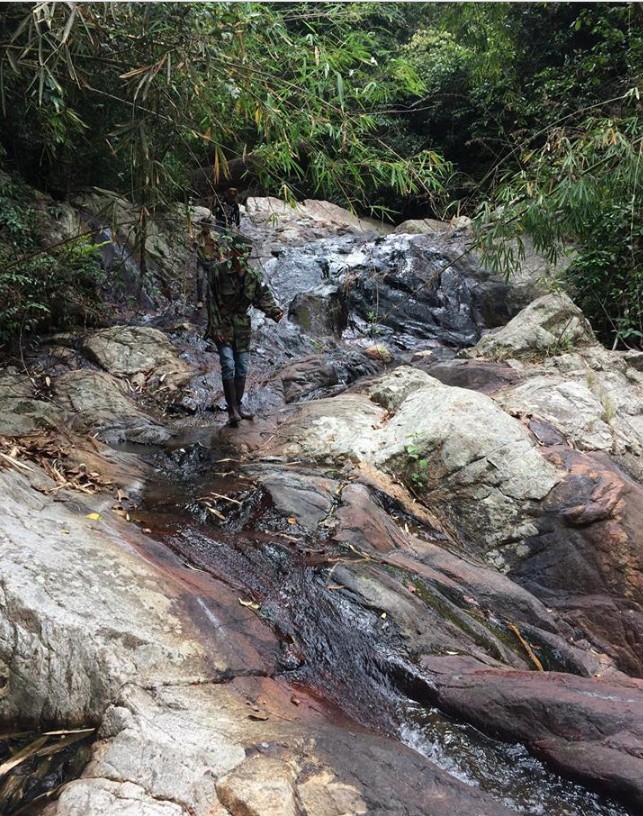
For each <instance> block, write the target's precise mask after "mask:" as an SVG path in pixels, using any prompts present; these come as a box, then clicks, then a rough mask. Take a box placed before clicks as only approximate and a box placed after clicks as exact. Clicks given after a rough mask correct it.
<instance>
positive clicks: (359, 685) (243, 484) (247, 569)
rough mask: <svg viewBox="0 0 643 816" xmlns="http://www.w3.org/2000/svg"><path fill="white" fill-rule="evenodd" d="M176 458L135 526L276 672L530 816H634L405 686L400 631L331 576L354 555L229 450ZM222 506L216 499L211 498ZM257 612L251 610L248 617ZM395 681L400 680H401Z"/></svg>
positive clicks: (162, 469) (151, 491) (192, 452)
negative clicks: (210, 580) (211, 585)
mask: <svg viewBox="0 0 643 816" xmlns="http://www.w3.org/2000/svg"><path fill="white" fill-rule="evenodd" d="M204 457H206V454H204V453H203V451H202V449H201V450H199V448H198V447H197V448H191V449H185V450H182V451H180V452H178V451H175V453H174V454H173V455H172V456H171V463H170V465H169V468H168V459H167V458H162V457H157V462H164V464H161V467H160V469H159V472H158V476H159V478H158V479H156V480H155V483H154V485H153V486H151V487H150V488H149V489H148V492H147V495H146V496H145V498H144V501H143V503H142V504H141V506H140V508H139V509H138V510H137V511H136V513H135V514H134V515H133V518H135V520H136V521H137V522H138V523H139V524H141V526H143V527H145V528H146V529H147V530H149V531H150V532H151V533H152V534H153V535H154V537H155V538H157V539H158V540H159V541H161V542H163V543H165V544H166V545H167V546H168V547H170V548H171V549H172V550H173V551H174V552H175V553H176V554H178V555H179V556H180V557H181V558H182V559H183V560H184V561H185V562H186V563H187V564H189V565H191V566H193V567H196V568H198V569H201V570H204V571H206V572H207V573H209V574H211V575H212V576H213V577H215V578H216V579H218V580H220V581H223V582H224V583H225V584H227V585H228V586H230V587H232V588H233V589H234V590H235V592H236V593H238V595H239V597H242V598H246V599H248V602H250V603H253V604H254V605H255V607H256V614H258V615H259V616H261V618H262V619H263V620H264V621H266V622H267V623H268V624H269V626H270V627H271V628H272V630H273V631H274V632H275V633H276V635H277V636H278V638H279V640H280V643H281V649H282V651H281V657H280V660H279V664H278V668H277V672H278V673H280V674H282V675H284V676H286V677H287V678H288V679H289V680H290V681H291V682H293V683H294V684H296V685H303V686H305V687H306V688H308V689H310V690H312V691H314V693H315V694H316V695H318V696H321V697H323V698H324V699H326V700H327V701H328V702H329V703H331V704H333V705H335V706H339V707H340V708H341V709H342V711H343V712H344V713H345V714H347V715H349V716H350V717H351V718H353V719H354V720H356V721H358V722H359V723H361V724H362V725H366V726H368V727H370V728H373V729H374V730H376V731H378V732H380V733H385V734H387V735H389V736H393V737H395V738H397V739H399V740H400V741H401V742H402V743H404V744H406V745H408V746H410V747H412V748H414V749H415V750H416V751H418V752H419V753H421V754H423V755H424V756H426V757H428V758H429V759H430V760H432V761H433V762H435V763H436V765H438V766H439V767H440V768H442V769H444V770H446V771H447V772H448V773H450V774H452V775H453V776H455V777H457V778H458V779H459V780H461V781H463V782H465V783H466V784H468V785H471V786H475V787H478V788H480V789H481V790H483V791H485V792H486V793H488V794H489V795H491V796H493V797H494V798H496V799H498V800H499V801H501V802H502V803H503V804H505V805H507V806H508V807H510V808H511V809H513V810H514V811H515V812H516V813H521V814H526V816H545V815H546V816H634V811H631V810H628V809H627V807H625V806H623V805H622V804H619V803H616V802H614V801H612V800H611V799H608V798H606V797H604V796H601V795H600V794H599V793H594V792H591V791H588V790H587V789H586V788H584V787H582V786H581V785H578V784H576V783H574V782H572V781H569V780H566V779H562V778H561V777H560V776H559V775H557V774H556V773H553V772H552V771H550V770H549V769H548V768H547V767H545V766H544V765H543V764H542V763H541V762H540V761H539V760H537V759H535V758H534V757H532V756H531V755H530V754H529V753H528V752H527V750H526V749H525V748H524V747H523V746H521V745H515V744H513V745H512V744H508V743H504V742H499V741H497V740H494V739H491V738H490V737H488V736H486V735H484V734H482V733H481V732H479V731H478V730H476V729H475V728H473V727H472V726H470V725H468V724H466V723H462V722H458V721H456V720H454V719H452V718H450V717H448V716H446V715H444V714H442V713H441V712H440V711H438V710H436V709H435V708H433V707H431V706H430V704H429V703H428V701H427V703H426V706H425V705H423V704H422V701H421V700H420V701H419V702H418V700H417V699H415V700H412V699H410V698H409V697H408V696H407V695H406V694H405V693H404V690H403V689H402V688H401V687H400V682H399V672H398V671H396V668H397V669H399V667H400V666H402V667H404V663H405V658H404V655H400V654H398V653H397V652H396V645H397V641H396V637H395V627H394V624H393V623H392V622H391V621H388V620H383V619H382V618H383V616H382V615H380V614H379V613H378V611H377V610H373V609H368V608H365V607H364V606H360V604H359V603H358V599H357V597H356V596H352V595H351V593H350V592H345V591H343V592H337V591H333V588H332V587H333V584H332V575H333V569H334V565H336V564H337V563H338V561H340V560H344V561H349V560H350V559H351V558H357V557H358V556H357V555H355V554H354V553H351V552H349V551H346V550H344V551H342V550H341V549H338V547H337V545H336V544H335V543H334V542H333V541H332V540H330V539H329V538H325V537H324V535H323V534H321V535H320V536H319V537H318V538H313V537H312V536H311V535H310V534H306V535H302V534H300V531H298V530H297V526H296V524H292V523H290V522H292V519H290V520H288V519H287V518H284V516H283V513H278V512H277V511H276V509H275V508H274V506H273V505H272V503H271V500H270V496H269V495H268V494H267V493H266V492H265V491H263V490H262V489H261V488H260V487H259V486H257V485H256V484H255V483H254V482H253V479H252V476H251V475H249V474H245V473H244V472H243V470H242V469H241V468H240V465H239V463H237V462H235V461H231V459H230V458H229V455H226V452H225V451H219V452H214V453H213V452H209V453H208V454H207V458H204ZM217 497H218V498H217ZM255 607H253V608H255ZM396 675H398V679H396Z"/></svg>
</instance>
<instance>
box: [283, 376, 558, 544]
mask: <svg viewBox="0 0 643 816" xmlns="http://www.w3.org/2000/svg"><path fill="white" fill-rule="evenodd" d="M367 394H368V396H370V399H369V398H368V396H366V395H357V394H351V395H346V396H342V397H336V398H334V399H333V400H332V402H324V401H318V402H316V403H312V404H310V405H307V406H305V407H304V408H303V409H302V412H301V414H299V415H296V416H295V417H293V418H292V419H290V420H286V421H285V423H284V424H283V425H282V426H281V430H282V432H283V433H284V434H286V435H287V437H288V439H289V440H290V441H289V443H288V445H287V447H286V449H287V451H288V453H289V454H290V455H303V456H305V457H310V458H312V459H315V460H317V461H324V460H326V459H327V458H330V459H332V460H335V461H336V460H341V459H342V458H344V459H350V460H352V461H357V462H367V463H372V464H375V465H376V466H377V467H379V468H381V469H384V470H388V471H391V472H393V473H396V474H397V475H398V476H400V477H402V478H404V479H406V480H407V482H410V483H412V484H415V489H416V490H417V491H418V493H419V494H420V495H421V496H422V497H423V498H424V499H425V500H426V501H427V502H429V503H434V502H440V503H442V504H443V506H444V507H446V508H448V512H449V514H450V515H451V516H452V518H453V523H454V524H455V526H456V527H457V529H459V530H460V531H461V533H462V535H463V536H464V538H465V540H469V541H471V542H475V544H476V546H477V547H479V548H481V549H482V550H483V551H489V550H492V549H495V548H496V547H497V546H498V545H499V544H506V543H509V542H513V543H514V544H515V546H516V547H520V544H521V542H523V541H524V539H525V538H527V537H528V536H529V535H533V534H534V533H535V532H536V527H535V526H534V522H533V515H534V508H533V507H531V505H532V503H534V502H538V501H540V500H542V499H543V498H544V497H545V496H546V495H547V493H548V492H549V491H550V490H551V489H552V488H553V487H554V485H555V484H556V483H557V482H558V481H559V477H558V476H557V474H556V471H555V469H554V468H553V467H552V466H551V465H550V464H549V463H548V462H546V461H545V460H544V459H543V457H542V456H541V455H540V454H539V453H538V452H537V450H536V448H535V447H534V443H533V441H532V439H531V438H530V436H529V434H528V432H527V431H526V430H525V429H524V428H523V426H522V425H521V424H520V422H518V421H516V420H515V419H513V418H512V417H510V416H508V415H507V414H506V413H505V412H504V411H502V410H501V409H500V408H498V406H497V405H496V404H495V403H494V401H493V400H492V399H490V398H489V397H486V396H484V395H482V394H476V393H473V392H471V391H467V390H464V389H459V388H449V387H448V386H444V385H442V383H440V382H439V381H437V380H435V379H433V378H431V377H429V376H427V375H426V374H424V373H422V372H420V371H417V370H415V369H412V368H409V367H406V366H401V367H399V368H397V369H395V370H394V371H393V372H391V373H389V374H386V375H384V376H383V377H382V378H381V379H380V380H378V381H377V382H376V383H375V384H374V385H373V386H370V387H369V388H368V389H367ZM379 406H381V407H379ZM387 412H388V414H387ZM390 414H393V416H392V417H391V416H390ZM420 461H422V462H423V465H422V466H420V465H419V463H420Z"/></svg>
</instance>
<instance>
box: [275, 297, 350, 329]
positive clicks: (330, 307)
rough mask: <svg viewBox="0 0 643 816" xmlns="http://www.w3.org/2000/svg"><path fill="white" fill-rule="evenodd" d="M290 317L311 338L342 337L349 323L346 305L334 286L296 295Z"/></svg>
mask: <svg viewBox="0 0 643 816" xmlns="http://www.w3.org/2000/svg"><path fill="white" fill-rule="evenodd" d="M288 317H289V319H290V320H293V321H294V322H295V323H298V324H299V325H300V326H301V328H302V329H303V331H305V332H306V334H309V335H311V337H325V336H331V337H341V334H342V332H343V331H344V329H345V328H346V323H347V314H346V311H345V308H344V304H343V302H342V299H341V297H340V293H339V292H338V291H337V288H336V287H334V286H321V287H319V288H317V289H313V290H311V291H309V292H305V293H301V294H297V295H295V297H294V298H293V300H292V301H291V303H290V306H289V308H288Z"/></svg>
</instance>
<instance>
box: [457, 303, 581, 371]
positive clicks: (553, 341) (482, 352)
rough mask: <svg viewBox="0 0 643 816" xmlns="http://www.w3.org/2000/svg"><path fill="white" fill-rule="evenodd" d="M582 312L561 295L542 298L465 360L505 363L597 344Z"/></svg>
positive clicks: (486, 339)
mask: <svg viewBox="0 0 643 816" xmlns="http://www.w3.org/2000/svg"><path fill="white" fill-rule="evenodd" d="M595 343H596V338H595V337H594V333H593V332H592V329H591V327H590V325H589V323H588V322H587V320H586V319H585V317H584V315H583V313H582V312H581V310H580V309H579V308H578V307H577V306H575V305H574V303H572V301H571V300H570V298H569V297H568V296H567V295H565V294H562V293H558V294H551V295H543V296H542V297H540V298H538V299H537V300H535V301H533V303H531V304H530V305H529V306H527V307H526V308H525V309H523V310H522V311H521V312H520V313H519V314H518V315H516V317H514V318H513V319H512V320H510V321H509V323H507V325H506V326H505V327H504V328H502V329H500V330H499V331H498V332H496V333H495V334H489V335H486V336H485V337H483V338H482V339H481V340H480V341H479V342H478V343H477V344H476V346H475V348H473V349H471V350H470V351H468V352H466V356H471V357H479V356H482V357H486V358H489V359H492V360H503V359H507V358H509V357H524V356H528V355H539V354H540V355H546V354H557V353H560V352H561V351H564V350H566V349H567V350H568V349H569V348H570V347H571V346H575V345H581V346H582V345H588V344H592V345H593V344H595Z"/></svg>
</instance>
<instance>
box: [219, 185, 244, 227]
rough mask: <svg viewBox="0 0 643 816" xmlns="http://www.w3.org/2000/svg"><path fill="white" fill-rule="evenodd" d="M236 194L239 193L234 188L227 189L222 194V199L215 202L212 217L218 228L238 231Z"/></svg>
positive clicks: (238, 218) (238, 215)
mask: <svg viewBox="0 0 643 816" xmlns="http://www.w3.org/2000/svg"><path fill="white" fill-rule="evenodd" d="M238 194H239V191H238V190H237V188H236V187H229V188H228V189H227V190H225V192H224V193H223V197H222V198H219V199H218V200H217V205H216V207H215V208H214V217H215V219H216V222H217V226H218V227H223V229H225V230H230V229H239V224H240V223H241V215H240V213H239V204H238V202H237V196H238Z"/></svg>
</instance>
